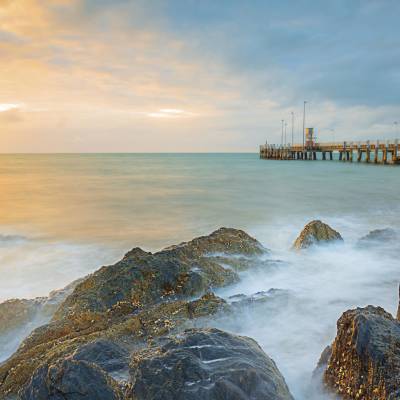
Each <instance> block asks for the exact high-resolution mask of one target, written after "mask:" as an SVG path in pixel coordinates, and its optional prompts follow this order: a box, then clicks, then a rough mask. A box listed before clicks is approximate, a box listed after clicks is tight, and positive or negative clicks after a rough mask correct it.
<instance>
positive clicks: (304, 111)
mask: <svg viewBox="0 0 400 400" xmlns="http://www.w3.org/2000/svg"><path fill="white" fill-rule="evenodd" d="M306 104H307V101H306V100H304V108H303V151H304V146H305V140H304V139H305V132H306Z"/></svg>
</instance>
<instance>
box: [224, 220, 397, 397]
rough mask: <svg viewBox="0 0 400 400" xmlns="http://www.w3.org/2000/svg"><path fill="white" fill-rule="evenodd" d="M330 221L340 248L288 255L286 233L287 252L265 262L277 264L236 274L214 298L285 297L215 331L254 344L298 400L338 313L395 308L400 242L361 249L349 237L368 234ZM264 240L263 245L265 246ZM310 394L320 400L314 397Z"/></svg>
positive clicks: (306, 390)
mask: <svg viewBox="0 0 400 400" xmlns="http://www.w3.org/2000/svg"><path fill="white" fill-rule="evenodd" d="M334 222H336V223H337V225H340V228H341V232H342V233H343V236H344V238H345V240H346V242H345V244H335V245H330V246H321V247H316V248H313V249H311V250H308V251H303V252H293V251H290V250H288V248H289V244H290V242H289V240H288V238H289V237H290V238H291V239H293V238H294V236H295V235H293V233H294V232H291V234H290V235H287V237H286V238H285V239H284V240H283V242H284V243H285V245H286V248H285V249H283V248H282V246H281V247H280V249H278V250H277V251H273V253H272V255H271V256H272V257H274V258H279V259H281V260H282V261H283V262H282V263H280V264H278V265H276V266H274V268H271V269H269V268H267V269H262V268H260V269H257V270H253V271H248V272H246V273H243V274H242V280H241V281H240V282H239V283H237V284H236V285H235V286H231V287H229V288H226V289H221V290H219V291H218V293H217V294H219V295H221V296H223V297H225V298H228V297H229V296H231V295H234V294H237V293H243V294H246V295H250V294H253V293H256V292H259V291H266V290H268V289H270V288H277V289H283V290H287V291H288V293H289V296H287V297H283V298H279V297H277V298H276V299H275V300H274V301H271V302H268V301H267V302H265V303H262V304H261V305H260V306H258V307H249V308H248V309H246V310H245V311H243V310H242V309H241V310H242V311H241V314H240V315H237V316H236V317H235V318H231V317H224V318H221V319H220V320H219V321H218V323H217V325H218V327H220V328H222V329H226V330H228V331H232V332H235V333H238V334H241V335H246V336H250V337H252V338H254V339H255V340H257V341H258V343H259V344H260V345H261V346H262V347H263V349H264V350H265V352H266V353H267V354H268V355H269V356H270V357H272V358H273V359H274V360H275V361H276V362H277V364H278V367H279V369H280V370H281V372H282V374H283V375H284V376H285V379H286V380H287V383H288V384H289V386H290V389H291V391H292V393H293V395H294V396H295V398H296V399H297V400H303V399H304V400H305V399H309V398H310V396H312V394H310V390H311V387H310V379H311V374H312V372H313V370H314V369H315V367H316V364H317V361H318V359H319V357H320V355H321V353H322V351H323V350H324V348H325V347H326V346H327V345H328V344H330V343H331V342H332V340H333V339H334V337H335V334H336V321H337V319H338V318H339V317H340V315H341V314H342V313H343V312H344V311H346V310H347V309H350V308H354V307H363V306H366V305H368V304H372V305H379V306H382V307H384V308H385V309H386V310H387V311H389V312H391V313H395V312H396V309H397V302H398V298H397V295H398V284H399V281H400V263H399V255H400V243H397V244H394V243H386V244H385V243H382V244H381V247H374V248H369V249H368V248H360V247H358V246H357V243H356V238H357V237H360V236H362V235H364V234H366V233H368V229H367V230H364V229H365V225H364V224H350V223H348V221H347V222H346V223H341V224H339V223H338V222H339V221H334ZM334 227H335V228H336V227H337V226H336V225H334ZM284 230H285V229H284ZM296 233H298V230H297V232H296ZM268 235H269V234H268V233H267V234H265V237H264V239H266V241H265V245H266V246H267V247H271V246H270V243H269V242H268V238H267V237H268ZM271 242H274V240H273V236H271ZM313 395H314V396H315V398H318V399H321V398H323V395H322V394H321V393H314V394H313Z"/></svg>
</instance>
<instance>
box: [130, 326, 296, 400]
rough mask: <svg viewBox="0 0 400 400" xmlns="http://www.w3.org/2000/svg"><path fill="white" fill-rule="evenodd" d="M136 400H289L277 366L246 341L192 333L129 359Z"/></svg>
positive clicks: (211, 331)
mask: <svg viewBox="0 0 400 400" xmlns="http://www.w3.org/2000/svg"><path fill="white" fill-rule="evenodd" d="M131 373H132V397H133V398H135V399H137V400H169V399H179V400H186V399H187V400H189V399H190V400H223V399H232V400H233V399H235V400H250V399H251V400H258V399H259V400H261V399H262V400H268V399H271V400H272V399H273V400H292V399H293V398H292V396H291V394H290V392H289V389H288V387H287V385H286V383H285V380H284V378H283V377H282V375H281V374H280V372H279V370H278V368H277V367H276V365H275V363H274V362H273V361H272V360H271V359H270V358H269V357H268V356H267V355H266V354H265V353H264V352H263V351H262V349H261V348H260V347H259V346H258V344H257V343H256V342H255V341H254V340H252V339H250V338H247V337H241V336H236V335H231V334H229V333H226V332H223V331H220V330H218V329H191V330H187V331H185V332H184V333H183V334H181V335H179V336H175V337H173V338H171V339H170V341H169V342H167V343H166V344H165V345H163V346H162V347H157V348H153V349H151V350H146V351H144V352H143V353H140V354H137V355H135V356H134V357H133V361H132V365H131Z"/></svg>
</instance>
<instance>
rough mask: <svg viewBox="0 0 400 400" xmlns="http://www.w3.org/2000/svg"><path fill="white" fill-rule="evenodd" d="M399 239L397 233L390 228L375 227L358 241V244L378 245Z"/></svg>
mask: <svg viewBox="0 0 400 400" xmlns="http://www.w3.org/2000/svg"><path fill="white" fill-rule="evenodd" d="M398 240H399V235H398V233H397V232H396V231H395V230H394V229H392V228H385V229H375V230H373V231H371V232H369V233H368V235H365V236H364V237H362V238H361V239H360V240H359V241H358V245H359V246H363V247H364V246H379V245H382V244H387V243H393V242H395V241H398Z"/></svg>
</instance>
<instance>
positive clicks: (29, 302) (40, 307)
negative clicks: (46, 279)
mask: <svg viewBox="0 0 400 400" xmlns="http://www.w3.org/2000/svg"><path fill="white" fill-rule="evenodd" d="M80 281H81V279H79V280H76V281H74V282H72V283H70V284H69V285H68V286H66V287H65V288H63V289H60V290H54V291H52V292H50V294H49V296H48V297H36V298H34V299H11V300H6V301H4V302H3V303H0V335H4V334H7V333H9V332H12V331H14V330H16V329H21V328H23V327H24V325H28V324H30V325H32V329H33V328H34V327H35V325H36V326H37V324H36V323H35V320H37V323H39V324H40V323H45V322H47V321H48V320H49V319H50V318H51V317H52V316H53V314H54V313H55V311H56V310H57V308H58V307H59V305H60V304H61V302H63V301H64V300H65V299H66V297H67V296H68V295H69V294H71V293H72V291H73V289H74V288H75V286H76V285H77V284H78V283H79V282H80Z"/></svg>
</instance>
